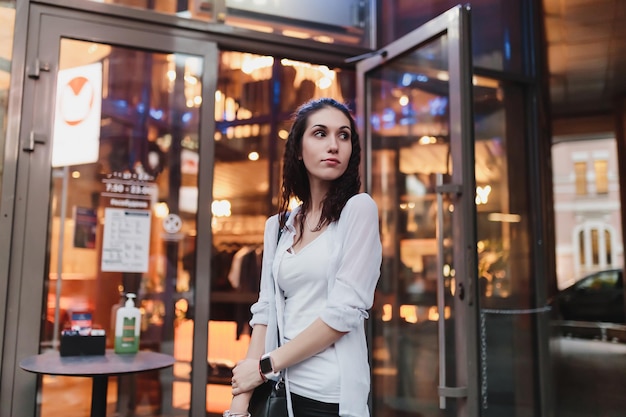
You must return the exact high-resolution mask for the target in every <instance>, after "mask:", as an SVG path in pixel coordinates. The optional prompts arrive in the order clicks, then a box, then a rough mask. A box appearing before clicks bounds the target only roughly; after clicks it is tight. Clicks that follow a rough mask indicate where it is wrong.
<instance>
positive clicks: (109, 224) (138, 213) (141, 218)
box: [101, 208, 151, 272]
mask: <svg viewBox="0 0 626 417" xmlns="http://www.w3.org/2000/svg"><path fill="white" fill-rule="evenodd" d="M150 224H151V213H150V210H129V209H123V208H106V209H104V235H103V241H102V265H101V269H102V271H103V272H148V259H149V256H150Z"/></svg>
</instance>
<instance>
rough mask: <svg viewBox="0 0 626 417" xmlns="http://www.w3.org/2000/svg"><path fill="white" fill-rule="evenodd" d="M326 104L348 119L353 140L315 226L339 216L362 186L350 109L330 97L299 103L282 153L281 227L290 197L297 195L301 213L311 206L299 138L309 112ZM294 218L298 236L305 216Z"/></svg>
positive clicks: (323, 202)
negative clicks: (340, 172) (349, 152)
mask: <svg viewBox="0 0 626 417" xmlns="http://www.w3.org/2000/svg"><path fill="white" fill-rule="evenodd" d="M326 107H331V108H334V109H337V110H339V111H340V112H342V113H343V114H344V115H345V116H346V117H347V118H348V120H349V121H350V138H351V142H352V155H350V161H349V162H348V168H346V171H345V172H344V173H343V175H342V176H341V177H339V178H337V179H336V180H334V181H333V182H332V183H331V185H330V189H329V190H328V193H327V194H326V196H325V197H324V199H323V200H322V213H321V216H320V220H319V223H318V224H317V226H318V227H322V226H324V225H326V224H330V223H332V222H334V221H337V220H338V219H339V216H340V215H341V210H343V207H344V206H345V205H346V202H347V201H348V199H350V197H352V196H353V195H355V194H357V193H358V192H359V190H360V188H361V178H360V176H359V164H360V163H361V142H360V141H359V134H358V132H357V130H356V122H355V121H354V117H352V113H351V112H350V109H349V108H348V106H346V105H345V104H342V103H340V102H338V101H337V100H335V99H332V98H320V99H314V100H310V101H308V102H306V103H304V104H302V105H301V106H300V107H298V109H297V110H296V111H295V113H294V114H293V124H292V125H291V131H290V132H289V136H288V137H287V143H286V145H285V153H284V155H283V185H282V195H281V198H280V203H279V209H280V211H279V213H280V217H279V219H280V227H281V228H283V227H284V226H285V222H286V221H287V215H286V213H287V211H288V209H289V200H290V199H291V197H296V198H298V199H299V200H300V201H302V209H301V213H307V212H308V210H309V209H310V208H311V185H310V184H309V176H308V175H307V170H306V167H305V166H304V161H302V160H301V159H299V157H300V155H301V154H302V137H303V136H304V132H305V131H306V128H307V124H308V119H309V115H311V114H313V113H315V112H316V111H318V110H321V109H323V108H326ZM298 217H299V219H296V220H297V221H298V222H299V226H300V237H301V236H302V231H303V229H304V216H298Z"/></svg>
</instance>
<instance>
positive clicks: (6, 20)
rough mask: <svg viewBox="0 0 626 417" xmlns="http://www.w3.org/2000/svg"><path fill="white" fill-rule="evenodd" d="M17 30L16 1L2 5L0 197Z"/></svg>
mask: <svg viewBox="0 0 626 417" xmlns="http://www.w3.org/2000/svg"><path fill="white" fill-rule="evenodd" d="M14 28H15V1H9V2H3V3H0V195H2V174H3V172H4V146H5V142H6V130H7V118H6V115H7V111H8V107H9V85H10V83H11V60H12V57H13V32H14Z"/></svg>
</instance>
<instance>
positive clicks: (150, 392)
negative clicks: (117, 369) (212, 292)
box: [41, 38, 203, 417]
mask: <svg viewBox="0 0 626 417" xmlns="http://www.w3.org/2000/svg"><path fill="white" fill-rule="evenodd" d="M202 68H203V61H202V58H201V57H196V56H190V55H184V54H167V53H156V52H155V53H152V52H148V51H144V50H140V49H133V48H124V47H117V46H111V45H108V44H102V43H92V42H85V41H78V40H72V39H66V38H64V39H62V40H61V48H60V55H59V70H58V74H57V94H56V105H55V112H54V117H55V123H54V131H53V141H52V144H53V146H52V184H51V186H52V190H51V197H50V202H49V204H50V218H49V225H48V230H49V234H48V239H49V240H48V247H49V259H48V262H47V267H48V274H47V279H46V285H47V289H48V290H47V294H46V297H45V301H44V310H43V311H44V314H43V323H42V333H41V348H42V350H44V351H45V350H47V349H50V348H52V349H56V348H58V346H59V345H60V344H62V343H60V339H61V334H62V331H63V330H66V329H70V328H74V327H75V326H79V327H93V328H101V329H104V331H105V332H106V337H107V341H106V345H107V347H108V348H113V346H114V337H115V334H116V330H118V329H116V325H115V323H116V311H117V309H118V308H119V307H120V306H121V305H123V301H124V298H125V297H124V295H125V294H127V293H134V294H136V299H135V305H136V306H137V307H138V308H139V309H140V310H141V314H142V316H141V332H140V340H139V349H140V350H152V351H157V352H164V353H170V354H172V355H173V356H174V357H175V358H176V364H175V365H174V367H173V368H172V369H168V370H164V371H153V372H146V373H142V374H140V375H137V376H136V377H134V376H120V377H118V378H110V379H109V389H108V392H109V393H110V394H112V395H114V396H116V398H117V406H118V407H119V409H120V410H121V409H128V410H134V411H135V412H137V413H139V414H141V415H153V413H157V414H158V410H160V409H171V408H175V409H179V410H181V409H182V410H188V409H189V403H190V392H191V384H190V368H191V367H190V362H191V356H192V345H193V337H192V334H193V333H192V331H193V321H192V320H190V314H191V312H192V310H191V308H190V307H191V306H192V301H193V294H194V280H193V276H194V265H193V264H191V265H189V263H187V262H186V261H187V259H188V258H189V256H190V254H193V253H194V252H195V245H194V237H195V236H196V234H197V233H198V231H197V227H196V217H197V216H196V213H197V211H198V210H197V184H198V162H199V161H198V159H199V157H198V155H199V154H198V148H199V141H198V134H199V131H200V122H199V120H200V117H199V116H200V105H201V91H202V87H201V86H202V82H203V80H202V79H201V75H202ZM78 319H80V320H78ZM77 320H78V321H77ZM89 389H90V386H89V385H87V386H86V385H85V383H84V382H82V381H81V380H80V379H76V378H70V377H61V376H57V377H53V376H44V377H43V380H42V385H41V390H42V392H41V415H42V416H50V417H52V416H58V415H59V413H60V408H59V404H62V410H63V413H67V412H68V411H70V410H73V411H72V412H73V413H77V412H79V411H78V410H80V409H81V407H82V406H84V405H88V404H86V402H85V401H84V398H89V392H88V391H86V390H89ZM59 392H63V393H64V395H65V396H66V397H71V398H72V399H75V400H74V401H70V402H68V401H61V402H59V396H58V395H59ZM164 392H165V394H164ZM129 412H130V411H129Z"/></svg>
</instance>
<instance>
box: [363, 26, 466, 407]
mask: <svg viewBox="0 0 626 417" xmlns="http://www.w3.org/2000/svg"><path fill="white" fill-rule="evenodd" d="M446 45H447V37H445V36H443V37H441V38H438V39H436V40H434V41H432V42H430V43H428V44H425V45H422V46H420V47H419V48H418V49H417V50H415V51H413V52H411V53H410V54H407V55H406V56H403V57H401V58H399V59H396V60H394V61H393V62H390V63H388V64H386V65H385V66H384V67H382V68H380V69H377V70H375V71H372V73H371V74H369V75H368V82H369V88H370V90H371V91H372V93H371V97H370V98H369V106H370V112H371V115H370V126H371V136H372V196H373V197H374V198H375V199H376V201H377V203H378V207H379V210H380V211H381V213H380V219H381V238H382V240H383V266H382V275H381V280H380V283H379V288H378V293H377V298H376V299H377V302H376V305H375V308H374V310H375V314H373V320H374V323H373V326H374V341H373V343H374V350H373V352H374V353H373V356H374V363H373V373H374V388H373V394H374V412H373V413H374V415H377V416H397V415H403V416H448V415H449V416H452V415H456V414H455V413H456V411H455V410H456V405H455V404H454V401H451V400H449V401H448V402H447V408H446V409H445V410H440V409H439V394H438V391H437V386H438V385H439V383H440V382H439V376H440V375H439V369H440V366H442V364H440V362H439V353H438V345H439V343H438V322H437V320H438V319H439V311H438V308H437V286H438V284H437V283H438V279H439V272H440V271H439V262H440V261H442V264H443V265H444V266H443V268H444V270H443V271H442V272H443V275H444V276H443V279H444V283H443V288H444V303H445V305H444V306H443V314H444V317H443V319H444V320H445V328H446V329H447V330H448V332H447V339H446V345H447V346H446V347H447V351H448V352H453V351H454V332H453V331H452V329H453V326H454V324H453V323H454V309H453V306H452V295H453V294H452V291H453V288H454V276H455V270H454V259H453V257H452V239H453V236H452V229H451V214H452V213H453V211H454V206H453V204H451V202H450V201H449V200H448V199H447V198H439V197H438V194H437V193H436V190H435V188H436V186H437V181H438V177H440V180H441V181H445V182H449V180H450V175H451V174H452V169H453V167H452V162H451V159H450V140H449V126H450V120H449V118H450V114H449V109H448V102H449V100H448V85H447V80H448V72H447V68H448V62H447V54H446V53H445V51H446ZM440 220H441V221H440ZM453 359H454V357H453V355H452V354H450V353H448V354H447V355H446V358H445V360H446V364H445V366H446V372H445V377H446V380H447V383H448V384H449V385H454V378H455V375H454V374H455V372H454V362H453Z"/></svg>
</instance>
